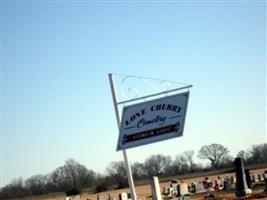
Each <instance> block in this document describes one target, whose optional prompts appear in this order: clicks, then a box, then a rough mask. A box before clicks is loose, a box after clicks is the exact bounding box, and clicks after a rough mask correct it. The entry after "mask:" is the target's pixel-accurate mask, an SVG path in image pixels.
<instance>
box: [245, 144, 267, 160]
mask: <svg viewBox="0 0 267 200" xmlns="http://www.w3.org/2000/svg"><path fill="white" fill-rule="evenodd" d="M248 152H249V158H248V160H249V163H251V164H258V163H265V162H267V143H264V144H258V145H253V146H252V147H251V149H250V150H249V151H248Z"/></svg>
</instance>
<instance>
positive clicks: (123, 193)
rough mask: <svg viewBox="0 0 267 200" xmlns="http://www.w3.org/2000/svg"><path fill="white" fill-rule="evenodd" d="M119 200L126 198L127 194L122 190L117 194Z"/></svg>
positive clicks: (126, 199) (125, 199)
mask: <svg viewBox="0 0 267 200" xmlns="http://www.w3.org/2000/svg"><path fill="white" fill-rule="evenodd" d="M119 200H128V195H127V193H126V192H122V193H120V194H119Z"/></svg>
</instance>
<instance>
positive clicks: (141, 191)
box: [23, 168, 267, 200]
mask: <svg viewBox="0 0 267 200" xmlns="http://www.w3.org/2000/svg"><path fill="white" fill-rule="evenodd" d="M265 170H267V168H263V169H256V170H251V173H254V174H259V173H263V172H264V171H265ZM234 175H235V174H234V173H222V174H216V175H212V176H209V178H210V179H215V178H216V177H217V176H220V177H221V178H224V177H226V176H228V177H230V176H234ZM174 178H175V179H176V180H177V181H179V180H180V181H183V182H185V183H188V184H190V183H192V182H199V181H202V180H203V177H195V178H194V177H192V178H188V179H183V180H181V179H180V178H179V177H174ZM169 186H170V181H163V182H160V188H161V190H162V189H163V187H165V188H168V187H169ZM135 189H136V194H137V196H139V197H146V199H147V200H151V188H150V185H149V184H144V185H138V186H136V187H135ZM121 192H129V188H126V189H121V190H113V191H107V192H102V193H98V194H99V195H101V196H103V198H104V199H108V194H109V193H113V194H114V197H117V199H118V195H119V193H121ZM263 194H264V193H263V187H256V188H254V189H253V195H252V196H250V197H247V198H246V199H259V198H260V199H262V200H263V199H265V200H267V195H266V196H264V195H263ZM265 194H266V193H265ZM205 195H207V193H200V194H195V195H191V196H190V199H192V200H200V199H205ZM81 197H82V199H90V200H97V194H88V193H86V192H84V193H82V195H81ZM65 198H66V196H65V195H64V194H63V193H61V194H49V195H43V196H38V197H36V196H35V197H27V198H23V199H24V200H65ZM206 199H207V198H206ZM217 199H220V200H222V199H224V200H234V199H237V198H235V194H234V191H219V192H218V198H217ZM240 200H241V199H240Z"/></svg>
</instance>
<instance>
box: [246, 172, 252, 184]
mask: <svg viewBox="0 0 267 200" xmlns="http://www.w3.org/2000/svg"><path fill="white" fill-rule="evenodd" d="M245 175H246V181H247V185H248V188H251V186H252V181H251V178H250V173H249V170H248V169H245Z"/></svg>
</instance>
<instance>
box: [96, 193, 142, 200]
mask: <svg viewBox="0 0 267 200" xmlns="http://www.w3.org/2000/svg"><path fill="white" fill-rule="evenodd" d="M118 197H119V198H118V199H119V200H131V193H126V192H122V193H120V194H119V196H118ZM97 200H106V199H105V198H104V196H102V195H100V194H98V195H97ZM108 200H117V198H116V197H114V194H113V193H109V195H108ZM137 200H145V198H144V197H138V198H137Z"/></svg>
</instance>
